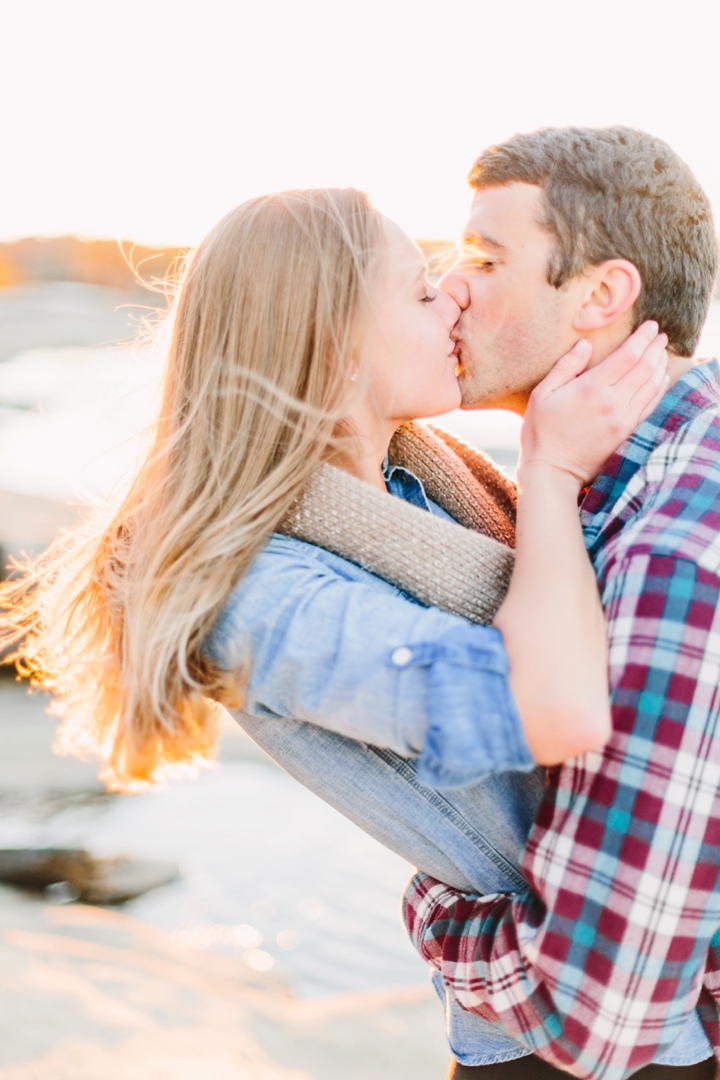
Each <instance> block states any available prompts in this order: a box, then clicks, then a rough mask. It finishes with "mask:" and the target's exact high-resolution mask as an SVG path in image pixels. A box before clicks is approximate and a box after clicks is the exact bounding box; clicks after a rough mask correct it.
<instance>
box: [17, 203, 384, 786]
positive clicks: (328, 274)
mask: <svg viewBox="0 0 720 1080" xmlns="http://www.w3.org/2000/svg"><path fill="white" fill-rule="evenodd" d="M381 240H382V226H381V218H380V215H379V214H378V212H377V211H375V210H374V209H373V208H372V207H371V206H370V203H369V201H368V199H367V197H366V196H365V195H363V194H362V193H361V192H358V191H355V190H353V189H348V190H331V189H319V190H313V191H289V192H282V193H280V194H275V195H268V196H265V197H262V198H258V199H253V200H251V201H249V202H246V203H244V204H243V205H242V206H239V207H238V208H237V209H236V210H233V211H232V212H231V213H230V214H228V215H227V217H225V218H224V219H223V220H222V221H221V222H220V223H219V224H218V225H217V226H216V227H215V228H214V229H213V231H212V232H211V233H210V235H209V236H208V237H207V238H206V239H205V240H204V241H203V242H202V244H201V245H200V246H199V247H198V248H197V250H196V251H195V252H194V253H193V255H192V256H191V257H190V258H189V261H188V263H187V267H186V269H185V271H184V274H183V277H182V281H181V284H180V286H179V289H178V292H177V296H176V299H175V302H174V305H173V310H172V312H171V324H170V328H169V332H170V335H171V336H170V343H169V352H168V357H167V365H166V371H165V376H164V385H163V395H162V404H161V407H160V410H159V416H158V418H157V422H156V427H155V432H154V439H153V444H152V447H151V449H150V451H149V453H148V456H147V458H146V460H145V462H144V464H143V465H142V467H141V468H140V469H139V471H138V473H137V476H136V478H135V480H134V482H133V484H132V486H131V488H130V490H129V493H128V494H127V496H126V497H125V498H124V500H123V502H122V505H121V506H120V507H119V509H117V510H116V511H114V512H112V516H111V520H110V521H109V523H108V518H107V513H106V514H105V518H104V520H103V519H102V515H101V514H100V513H96V514H95V515H93V516H92V517H91V518H90V519H89V520H87V521H86V522H85V523H83V524H82V525H80V526H79V527H78V528H77V529H76V530H75V531H73V532H71V533H69V534H66V535H64V536H62V537H61V538H60V539H59V540H58V541H56V543H55V544H54V545H53V546H52V547H51V548H50V549H48V551H47V552H46V553H45V554H44V555H43V556H41V557H40V558H39V559H38V560H36V561H35V562H34V563H32V564H30V565H28V566H26V567H24V568H23V572H22V573H21V574H20V575H16V576H15V577H14V578H13V579H12V580H11V581H8V582H6V583H5V584H4V585H3V586H2V589H1V591H0V609H3V615H2V621H1V623H0V648H2V647H3V646H4V647H5V648H7V647H8V646H12V647H13V648H14V650H15V651H14V653H13V655H12V656H11V659H13V660H15V661H16V664H17V666H18V670H19V671H20V673H21V674H22V675H25V676H28V677H29V678H30V679H31V680H32V682H33V683H34V684H35V685H37V686H42V687H46V688H47V689H48V690H49V691H50V692H51V693H52V695H53V698H54V706H53V711H54V712H56V714H57V715H59V716H60V717H61V719H62V720H63V724H62V726H61V729H60V738H59V742H60V746H61V748H62V749H65V750H70V751H72V752H76V753H87V752H90V753H95V754H98V755H99V756H100V757H101V758H102V759H103V760H104V762H105V763H106V765H105V769H104V773H103V775H104V778H105V779H106V782H108V783H109V784H110V786H114V787H116V788H130V787H133V786H136V785H137V784H138V783H139V782H140V783H141V782H148V781H152V780H154V779H158V778H160V777H161V776H162V775H163V773H164V772H166V771H168V766H177V765H178V764H180V763H192V762H194V761H195V762H196V761H198V760H199V759H202V758H204V757H207V756H208V754H209V752H210V750H211V748H212V745H213V742H214V740H215V736H216V727H217V706H215V705H214V704H213V702H214V701H222V702H225V703H226V704H239V702H240V700H241V697H242V687H243V683H244V681H245V680H246V679H247V674H248V663H249V658H248V657H247V656H246V655H243V652H242V650H241V649H238V653H237V658H236V662H235V664H234V669H233V670H232V671H228V670H220V669H218V668H217V667H216V666H214V665H213V664H212V663H211V662H210V661H209V660H208V658H207V656H206V653H205V647H206V645H207V642H208V638H209V635H210V632H211V631H212V629H213V626H214V625H215V623H216V622H217V620H218V617H219V615H220V613H221V611H222V609H223V606H224V604H225V602H226V601H227V598H228V596H229V594H230V592H231V590H232V589H233V587H234V586H235V585H236V584H237V582H238V581H239V579H240V578H241V576H242V575H243V573H244V572H245V571H246V570H247V569H248V567H249V566H250V564H251V562H252V560H253V559H254V558H255V556H256V555H257V554H258V552H259V551H260V550H261V548H262V547H263V545H264V544H265V543H266V541H267V539H268V538H269V536H270V534H271V533H272V532H273V531H274V530H275V529H276V528H277V526H278V524H279V523H280V521H281V520H282V518H283V517H284V515H285V514H286V513H287V511H288V509H289V507H290V506H291V504H292V503H293V501H294V500H295V499H296V497H297V496H298V495H299V493H300V491H301V490H302V488H303V487H304V486H305V485H306V483H307V482H308V480H309V478H310V476H311V474H312V473H313V471H314V470H315V469H316V468H317V467H318V466H319V465H320V463H321V462H322V461H323V460H324V459H326V458H327V457H328V455H329V453H330V452H331V450H332V448H333V446H334V445H335V439H336V433H337V430H338V424H339V421H340V420H341V419H342V416H343V415H344V410H345V411H346V410H347V406H348V393H349V390H350V389H351V388H352V383H353V379H352V376H353V375H354V373H355V372H356V371H357V368H358V365H359V364H360V360H361V355H360V354H361V332H360V331H361V325H362V318H363V310H364V305H365V303H366V299H367V296H368V286H369V281H370V278H371V275H372V274H373V273H374V272H375V263H376V257H377V253H378V251H380V249H381ZM211 699H212V700H211Z"/></svg>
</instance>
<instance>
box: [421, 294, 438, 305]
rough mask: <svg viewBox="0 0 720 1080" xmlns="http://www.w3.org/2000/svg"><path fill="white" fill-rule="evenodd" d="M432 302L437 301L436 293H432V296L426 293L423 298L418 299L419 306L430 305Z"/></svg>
mask: <svg viewBox="0 0 720 1080" xmlns="http://www.w3.org/2000/svg"><path fill="white" fill-rule="evenodd" d="M433 300H437V293H433V295H432V296H431V295H430V294H429V293H426V294H425V296H421V297H420V303H421V304H432V302H433Z"/></svg>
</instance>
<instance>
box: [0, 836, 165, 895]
mask: <svg viewBox="0 0 720 1080" xmlns="http://www.w3.org/2000/svg"><path fill="white" fill-rule="evenodd" d="M178 874H179V870H178V867H177V865H176V864H175V863H171V862H155V861H150V860H147V859H129V858H125V857H122V856H121V857H119V858H116V859H94V858H93V857H92V856H91V855H89V854H88V852H87V851H83V850H82V849H81V848H35V849H33V848H5V849H0V881H2V882H5V883H6V884H8V885H17V886H20V887H21V888H24V889H34V890H45V891H46V895H47V897H48V899H49V900H51V901H52V902H54V903H67V902H69V901H71V900H75V899H78V900H82V901H84V902H85V903H86V904H123V903H125V901H126V900H133V899H134V898H135V897H136V896H141V895H142V894H143V893H146V892H148V891H149V890H150V889H154V888H156V887H157V886H158V885H166V884H168V882H170V881H174V880H175V878H177V877H178Z"/></svg>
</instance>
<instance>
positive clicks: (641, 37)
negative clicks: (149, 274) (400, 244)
mask: <svg viewBox="0 0 720 1080" xmlns="http://www.w3.org/2000/svg"><path fill="white" fill-rule="evenodd" d="M0 15H1V16H2V20H1V24H0V25H1V27H2V29H1V37H0V49H1V54H0V55H1V57H2V61H1V63H0V146H1V147H2V160H3V170H2V173H3V179H2V200H0V238H1V239H11V238H15V237H19V236H24V235H29V234H44V235H58V234H62V233H71V232H75V233H79V234H82V235H86V236H122V237H128V238H132V239H135V240H138V241H143V242H149V243H194V242H196V241H197V240H199V239H200V238H201V237H202V235H203V234H204V233H205V232H206V231H207V230H208V229H209V228H210V227H211V226H212V225H213V223H214V222H215V221H216V220H217V219H218V218H219V217H220V216H222V214H224V213H225V212H226V211H227V210H229V209H230V208H231V207H232V206H234V205H236V204H237V203H239V202H241V201H242V200H244V199H246V198H248V197H250V196H253V195H256V194H260V193H262V192H265V191H270V190H278V189H280V188H285V187H309V186H316V185H342V186H345V185H355V186H357V187H360V188H364V189H365V190H367V191H369V193H370V195H371V197H372V198H373V200H374V202H375V204H376V205H377V206H378V207H379V208H380V209H381V210H382V211H384V212H385V213H387V214H389V215H390V216H391V217H394V218H395V219H396V220H397V221H399V222H400V224H401V225H403V227H404V228H406V229H407V230H408V231H409V232H410V233H411V234H412V235H415V236H454V235H455V234H456V233H457V231H458V230H459V227H460V225H461V223H462V219H463V217H464V215H465V213H466V209H467V204H468V194H467V191H468V189H467V188H466V186H465V176H466V174H467V172H468V170H469V167H470V165H471V163H472V161H473V158H474V157H475V156H476V155H477V154H478V152H479V151H480V150H481V149H482V148H483V147H484V146H486V145H488V144H489V143H491V142H495V141H498V140H500V139H503V138H505V137H507V136H508V135H511V134H512V133H513V132H515V131H520V130H529V129H533V128H536V127H539V126H542V125H554V124H591V125H601V124H610V123H625V124H630V125H633V126H638V127H643V128H645V129H647V130H649V131H651V132H653V133H654V134H656V135H659V136H661V137H662V138H664V139H666V140H667V141H668V142H670V143H671V145H672V146H674V147H675V148H676V149H677V150H678V151H679V153H680V154H681V155H682V156H683V157H684V158H685V160H686V161H687V162H688V163H689V164H690V165H691V167H692V168H693V170H694V171H695V173H696V175H697V176H698V177H699V179H700V181H701V182H702V183H703V184H704V185H705V187H706V189H707V191H708V192H709V194H710V196H711V198H712V200H713V203H714V205H715V207H716V213H718V216H720V139H719V138H718V109H719V108H720V89H719V87H720V81H719V79H718V74H719V67H720V65H719V64H718V44H719V43H720V33H719V31H720V4H719V3H718V0H682V2H681V0H602V2H600V0H595V2H590V0H542V2H538V0H492V2H489V0H437V2H436V3H429V2H427V0H364V2H363V3H358V2H357V0H355V2H352V0H63V2H62V3H57V2H56V0H23V2H22V3H17V2H16V0H14V2H13V0H0Z"/></svg>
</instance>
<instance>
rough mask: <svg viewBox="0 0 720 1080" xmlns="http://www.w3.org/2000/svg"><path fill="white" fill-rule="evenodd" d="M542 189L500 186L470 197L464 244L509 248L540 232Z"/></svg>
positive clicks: (531, 186)
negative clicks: (471, 199) (470, 203)
mask: <svg viewBox="0 0 720 1080" xmlns="http://www.w3.org/2000/svg"><path fill="white" fill-rule="evenodd" d="M541 201H542V188H540V187H538V186H537V185H536V184H520V183H513V184H503V185H502V186H498V187H487V188H480V189H479V190H478V191H476V192H475V194H474V196H473V201H472V205H471V208H470V217H469V218H468V220H467V223H466V225H465V228H464V230H463V238H464V240H465V241H466V243H474V244H485V245H487V246H489V247H510V246H513V245H515V244H518V243H524V242H526V241H527V240H528V239H529V236H531V235H533V234H535V233H537V232H539V231H541V230H542V226H541V224H540V220H541Z"/></svg>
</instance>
